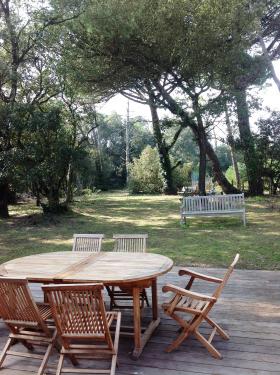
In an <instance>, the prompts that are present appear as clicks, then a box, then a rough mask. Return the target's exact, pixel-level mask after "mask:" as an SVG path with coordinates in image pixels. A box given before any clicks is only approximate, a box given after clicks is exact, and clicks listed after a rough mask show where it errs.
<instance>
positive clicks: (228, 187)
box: [206, 140, 240, 194]
mask: <svg viewBox="0 0 280 375" xmlns="http://www.w3.org/2000/svg"><path fill="white" fill-rule="evenodd" d="M206 153H207V156H208V158H209V159H210V162H211V164H212V169H213V174H214V178H215V180H216V181H217V182H218V184H219V185H220V186H221V188H222V190H223V192H224V193H226V194H238V193H240V190H238V189H236V188H235V187H234V186H233V185H232V184H231V183H230V182H229V181H228V180H227V178H226V177H225V175H224V174H223V171H222V168H221V165H220V162H219V159H218V157H217V155H216V153H215V151H214V149H213V147H212V145H211V143H210V142H209V141H208V140H207V141H206Z"/></svg>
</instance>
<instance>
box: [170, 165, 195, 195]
mask: <svg viewBox="0 0 280 375" xmlns="http://www.w3.org/2000/svg"><path fill="white" fill-rule="evenodd" d="M191 173H192V163H184V164H182V165H180V166H179V167H177V168H175V169H174V170H173V180H174V186H175V187H176V188H177V189H182V187H183V186H189V185H191V184H192V176H191Z"/></svg>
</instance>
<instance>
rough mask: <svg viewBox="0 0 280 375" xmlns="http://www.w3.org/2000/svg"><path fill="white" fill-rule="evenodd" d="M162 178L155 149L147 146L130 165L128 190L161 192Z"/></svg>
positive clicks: (134, 191) (133, 191) (162, 187)
mask: <svg viewBox="0 0 280 375" xmlns="http://www.w3.org/2000/svg"><path fill="white" fill-rule="evenodd" d="M163 189H164V179H163V176H162V170H161V166H160V161H159V156H158V152H157V150H156V149H154V148H152V147H151V146H147V147H146V148H145V149H144V150H143V151H142V153H141V155H140V157H139V159H134V161H133V162H132V163H131V165H130V172H129V190H130V191H131V192H132V193H162V192H163Z"/></svg>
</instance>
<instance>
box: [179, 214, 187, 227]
mask: <svg viewBox="0 0 280 375" xmlns="http://www.w3.org/2000/svg"><path fill="white" fill-rule="evenodd" d="M180 224H181V225H186V224H187V221H186V217H185V216H183V215H181V220H180Z"/></svg>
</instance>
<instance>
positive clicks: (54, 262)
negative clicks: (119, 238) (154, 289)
mask: <svg viewBox="0 0 280 375" xmlns="http://www.w3.org/2000/svg"><path fill="white" fill-rule="evenodd" d="M172 266H173V261H172V260H171V259H169V258H167V257H165V256H163V255H160V254H153V253H127V252H100V253H94V254H92V253H91V254H90V255H89V253H86V252H82V253H80V252H72V251H71V252H70V251H69V252H66V251H63V252H53V253H41V254H36V255H30V256H27V257H23V258H18V259H13V260H11V261H9V262H6V263H4V264H2V265H1V266H0V274H1V270H2V271H3V272H2V274H3V276H6V277H17V278H27V279H28V280H30V281H38V282H52V281H57V280H63V281H65V282H81V281H86V282H92V281H94V282H104V283H106V282H108V283H110V282H112V283H125V282H126V283H128V282H136V281H140V280H146V279H151V278H155V277H158V276H160V275H162V274H164V273H166V272H168V271H169V270H170V269H171V268H172Z"/></svg>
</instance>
